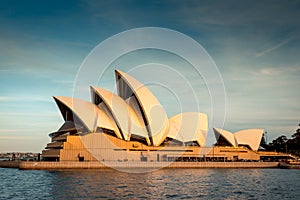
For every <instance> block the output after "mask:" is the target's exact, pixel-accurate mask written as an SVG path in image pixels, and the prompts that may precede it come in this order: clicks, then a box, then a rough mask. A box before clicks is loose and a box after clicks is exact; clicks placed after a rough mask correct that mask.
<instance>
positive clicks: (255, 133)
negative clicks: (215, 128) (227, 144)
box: [234, 129, 264, 151]
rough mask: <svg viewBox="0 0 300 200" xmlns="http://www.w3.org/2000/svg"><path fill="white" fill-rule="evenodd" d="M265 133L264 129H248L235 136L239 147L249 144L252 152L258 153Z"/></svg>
mask: <svg viewBox="0 0 300 200" xmlns="http://www.w3.org/2000/svg"><path fill="white" fill-rule="evenodd" d="M263 133H264V130H263V129H247V130H242V131H238V132H236V133H234V136H235V139H236V141H237V143H238V144H239V145H241V144H247V145H249V146H250V147H251V149H252V150H255V151H257V150H258V148H259V145H260V142H261V138H262V136H263Z"/></svg>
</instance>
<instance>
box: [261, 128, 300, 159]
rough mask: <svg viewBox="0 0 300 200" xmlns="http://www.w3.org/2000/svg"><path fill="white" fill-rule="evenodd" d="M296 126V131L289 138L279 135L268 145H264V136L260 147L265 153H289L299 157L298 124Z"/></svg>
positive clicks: (299, 135)
mask: <svg viewBox="0 0 300 200" xmlns="http://www.w3.org/2000/svg"><path fill="white" fill-rule="evenodd" d="M298 126H299V127H298V129H297V130H296V132H295V133H293V134H292V136H291V138H287V136H285V135H281V136H279V137H278V138H276V139H274V140H273V141H272V142H270V143H268V144H267V143H266V140H265V134H264V136H263V137H262V140H261V143H260V146H261V147H263V148H264V149H265V150H267V151H276V152H282V153H291V154H294V155H297V156H300V124H299V125H298Z"/></svg>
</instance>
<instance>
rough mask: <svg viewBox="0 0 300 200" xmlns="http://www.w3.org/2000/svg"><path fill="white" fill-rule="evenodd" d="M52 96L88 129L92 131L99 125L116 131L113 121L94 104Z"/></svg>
mask: <svg viewBox="0 0 300 200" xmlns="http://www.w3.org/2000/svg"><path fill="white" fill-rule="evenodd" d="M54 98H55V99H56V100H57V101H59V102H60V103H62V104H63V105H65V106H66V107H68V108H69V109H70V110H72V112H73V113H74V114H76V115H77V117H78V118H79V119H80V120H81V121H82V123H84V125H85V126H86V127H87V128H88V129H89V131H91V132H94V131H96V129H97V127H101V128H107V129H110V130H114V131H115V132H116V133H118V130H117V126H116V124H115V122H114V121H113V120H112V119H111V118H110V117H109V116H108V115H107V114H106V112H104V111H103V110H101V109H100V108H98V107H97V106H96V105H95V104H92V103H90V102H88V101H84V100H81V99H76V98H71V97H64V96H55V97H54ZM62 114H63V113H62Z"/></svg>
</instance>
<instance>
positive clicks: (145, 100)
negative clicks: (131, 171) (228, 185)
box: [42, 70, 287, 166]
mask: <svg viewBox="0 0 300 200" xmlns="http://www.w3.org/2000/svg"><path fill="white" fill-rule="evenodd" d="M115 78H116V83H117V94H114V93H112V92H110V91H107V90H105V89H102V88H98V87H93V86H91V88H90V89H91V96H92V100H91V102H88V101H84V100H80V99H76V98H70V97H64V96H54V100H55V102H56V104H57V106H58V108H59V110H60V112H61V114H62V117H63V119H64V124H63V125H62V126H61V127H60V128H59V129H58V130H57V131H56V132H53V133H50V134H49V136H50V138H51V142H50V143H48V144H47V146H46V147H45V150H43V152H42V158H43V160H44V161H57V162H58V161H59V162H58V163H62V162H64V161H69V162H77V163H79V164H80V162H85V163H86V162H90V163H91V161H99V162H101V163H105V162H115V163H119V164H124V163H143V164H145V163H149V164H151V163H152V164H153V163H169V162H170V163H171V162H173V163H190V165H193V166H195V163H203V162H209V161H215V162H223V163H225V162H230V161H259V160H273V161H275V160H276V159H277V160H278V159H280V158H284V157H286V156H287V155H285V154H280V153H276V152H266V151H259V145H260V142H261V139H262V137H263V133H264V130H263V129H249V130H242V131H239V132H236V133H231V132H229V131H226V130H222V129H219V128H214V129H213V131H214V133H215V136H216V140H217V142H216V144H215V145H214V146H212V147H206V136H207V132H208V118H207V115H206V114H204V113H199V112H184V113H179V114H177V115H175V116H172V117H170V118H168V116H167V114H166V112H165V110H164V108H163V107H162V105H161V104H160V103H159V101H158V100H157V98H156V97H155V96H154V95H153V94H152V93H151V91H150V90H149V89H148V88H147V87H146V86H144V85H143V84H142V83H140V82H139V81H138V80H136V79H135V78H134V77H132V76H130V75H128V74H127V73H124V72H122V71H120V70H115ZM192 163H193V164H192Z"/></svg>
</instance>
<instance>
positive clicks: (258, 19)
mask: <svg viewBox="0 0 300 200" xmlns="http://www.w3.org/2000/svg"><path fill="white" fill-rule="evenodd" d="M299 19H300V1H287V2H285V1H152V2H148V1H108V2H104V1H63V2H61V1H1V3H0V27H1V31H0V72H1V73H0V80H1V85H0V113H1V114H0V125H1V127H0V152H6V151H35V152H40V151H41V150H42V149H43V148H44V147H45V145H46V143H48V142H49V140H50V138H49V137H48V133H50V132H53V131H55V130H57V129H58V128H59V126H60V125H61V124H62V123H63V120H62V117H61V116H60V113H59V110H58V109H57V107H56V105H55V102H54V101H53V99H52V96H54V95H63V96H72V91H73V90H72V89H73V83H74V80H75V76H76V74H77V71H78V70H79V67H80V66H81V63H82V62H83V60H84V59H85V57H86V56H87V55H88V54H89V52H90V51H91V50H92V49H93V48H94V47H95V46H96V45H98V44H99V43H100V42H101V41H103V40H105V39H107V38H109V37H110V36H112V35H115V34H117V33H120V32H122V31H125V30H129V29H132V28H138V27H163V28H169V29H173V30H176V31H179V32H182V33H184V34H186V35H188V36H189V37H191V38H193V39H194V40H196V41H197V42H199V43H200V44H201V45H202V46H203V47H204V48H205V49H206V51H207V52H208V53H209V54H210V56H211V57H212V59H213V60H214V62H215V63H216V65H217V66H218V68H219V71H220V73H221V75H222V78H223V81H224V84H225V89H226V95H227V99H226V101H227V107H226V109H227V114H226V119H225V125H224V128H225V129H228V130H230V131H232V132H234V131H238V130H240V129H245V128H264V129H265V131H267V132H268V141H271V140H272V139H274V138H276V137H278V136H280V135H282V134H284V135H287V136H289V137H290V135H291V134H292V133H293V132H294V131H295V130H296V129H297V124H298V123H299V121H300V120H299V119H300V114H299V113H300V106H299V99H300V94H299V91H298V90H299V85H300V84H299V83H300V80H299V75H300V57H299V55H300V21H299ZM130 56H133V58H135V57H134V55H130ZM129 58H130V57H129ZM139 58H140V60H139V61H137V63H142V62H143V59H148V60H149V57H143V56H141V57H139ZM160 59H161V60H163V59H164V58H161V57H160ZM128 60H130V59H127V61H128ZM122 61H124V62H125V63H124V65H125V64H130V62H127V63H126V58H124V59H123V60H122V59H119V61H116V64H118V65H121V64H122ZM182 70H183V71H184V68H182ZM113 75H114V74H111V76H112V77H113ZM166 98H167V97H166V96H164V95H160V96H158V99H159V100H161V101H162V102H164V101H165V99H166ZM170 109H171V108H169V110H167V111H168V113H169V114H170V113H172V112H174V111H173V110H170ZM203 110H204V111H206V108H203ZM172 114H173V113H172Z"/></svg>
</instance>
